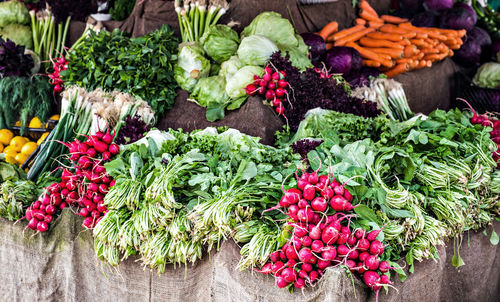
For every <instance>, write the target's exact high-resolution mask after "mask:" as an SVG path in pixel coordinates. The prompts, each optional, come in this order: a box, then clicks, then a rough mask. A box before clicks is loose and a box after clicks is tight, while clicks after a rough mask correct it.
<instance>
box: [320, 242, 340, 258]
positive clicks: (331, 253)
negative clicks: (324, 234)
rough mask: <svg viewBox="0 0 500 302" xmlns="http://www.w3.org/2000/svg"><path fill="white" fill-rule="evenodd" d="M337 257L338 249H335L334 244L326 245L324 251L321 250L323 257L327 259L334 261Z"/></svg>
mask: <svg viewBox="0 0 500 302" xmlns="http://www.w3.org/2000/svg"><path fill="white" fill-rule="evenodd" d="M336 257H337V250H336V249H335V247H334V246H331V245H329V246H326V247H325V248H324V249H323V252H321V258H323V259H325V260H330V261H333V260H335V258H336Z"/></svg>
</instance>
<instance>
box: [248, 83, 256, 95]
mask: <svg viewBox="0 0 500 302" xmlns="http://www.w3.org/2000/svg"><path fill="white" fill-rule="evenodd" d="M245 92H246V94H248V95H255V94H256V93H257V87H255V85H254V84H248V85H247V87H245Z"/></svg>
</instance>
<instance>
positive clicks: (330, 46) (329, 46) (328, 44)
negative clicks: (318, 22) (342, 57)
mask: <svg viewBox="0 0 500 302" xmlns="http://www.w3.org/2000/svg"><path fill="white" fill-rule="evenodd" d="M333 46H334V45H333V43H326V50H330V49H332V47H333Z"/></svg>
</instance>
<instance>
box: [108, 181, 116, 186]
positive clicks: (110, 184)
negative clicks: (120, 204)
mask: <svg viewBox="0 0 500 302" xmlns="http://www.w3.org/2000/svg"><path fill="white" fill-rule="evenodd" d="M115 183H116V181H115V180H114V179H113V180H112V181H111V182H110V183H109V187H112V186H114V185H115Z"/></svg>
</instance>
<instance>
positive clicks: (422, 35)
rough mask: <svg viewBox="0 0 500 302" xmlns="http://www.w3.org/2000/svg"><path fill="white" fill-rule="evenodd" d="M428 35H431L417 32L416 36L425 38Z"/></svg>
mask: <svg viewBox="0 0 500 302" xmlns="http://www.w3.org/2000/svg"><path fill="white" fill-rule="evenodd" d="M428 37H429V35H427V34H426V33H415V38H417V39H425V38H428Z"/></svg>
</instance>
